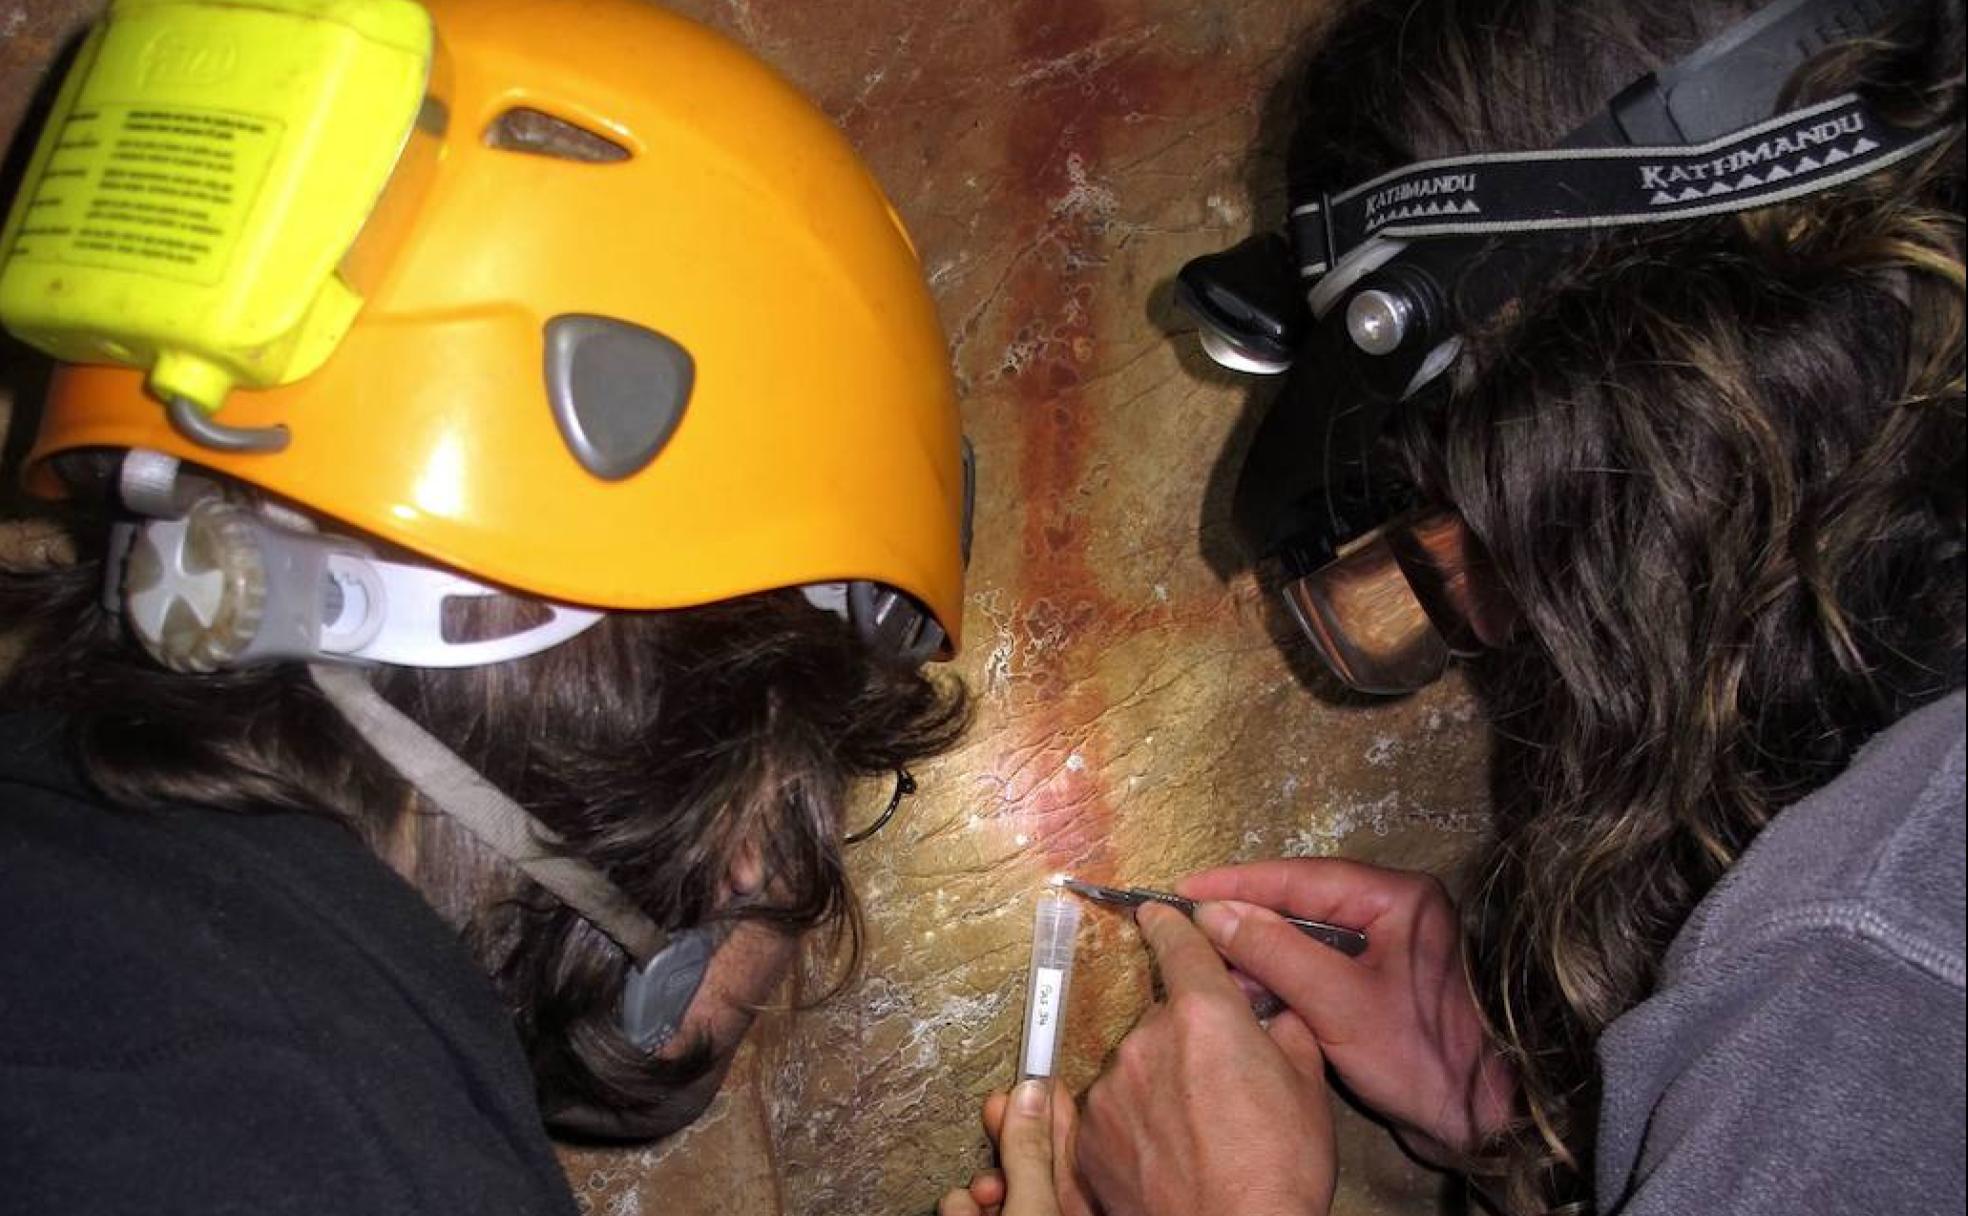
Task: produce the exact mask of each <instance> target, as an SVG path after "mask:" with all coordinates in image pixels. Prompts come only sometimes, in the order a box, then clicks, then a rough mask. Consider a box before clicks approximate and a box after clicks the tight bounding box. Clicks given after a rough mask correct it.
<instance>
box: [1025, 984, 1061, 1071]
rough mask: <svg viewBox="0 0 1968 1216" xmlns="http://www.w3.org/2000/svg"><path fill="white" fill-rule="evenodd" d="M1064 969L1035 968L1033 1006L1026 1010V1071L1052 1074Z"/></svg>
mask: <svg viewBox="0 0 1968 1216" xmlns="http://www.w3.org/2000/svg"><path fill="white" fill-rule="evenodd" d="M1065 986H1066V973H1065V972H1064V971H1061V970H1060V969H1059V968H1057V967H1040V968H1038V978H1037V979H1036V980H1035V981H1034V982H1033V984H1032V1007H1031V1009H1029V1010H1027V1011H1026V1013H1025V1075H1026V1076H1028V1077H1049V1076H1051V1075H1052V1046H1053V1038H1054V1036H1055V1035H1057V1034H1058V1033H1059V991H1060V989H1062V988H1064V987H1065Z"/></svg>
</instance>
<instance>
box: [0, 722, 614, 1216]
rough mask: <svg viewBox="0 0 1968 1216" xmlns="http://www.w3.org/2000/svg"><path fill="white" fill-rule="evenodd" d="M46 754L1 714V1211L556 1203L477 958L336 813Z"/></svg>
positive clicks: (560, 1185) (507, 1038)
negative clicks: (91, 776)
mask: <svg viewBox="0 0 1968 1216" xmlns="http://www.w3.org/2000/svg"><path fill="white" fill-rule="evenodd" d="M63 754H64V747H63V744H62V739H61V733H60V724H59V723H58V722H57V721H55V720H53V719H49V718H42V717H0V1212H4V1213H15V1212H34V1213H61V1214H62V1216H78V1214H85V1213H86V1214H91V1216H93V1214H96V1213H125V1212H128V1213H137V1212H142V1213H146V1214H150V1213H186V1214H190V1213H197V1214H198V1216H215V1214H223V1213H240V1214H242V1216H243V1214H245V1213H252V1214H253V1216H315V1214H320V1216H356V1214H362V1216H367V1214H370V1213H438V1212H442V1213H474V1214H476V1213H498V1214H500V1216H506V1214H511V1216H521V1214H526V1216H535V1214H537V1216H569V1214H571V1213H573V1212H574V1210H575V1209H574V1203H573V1198H572V1195H571V1194H570V1192H569V1190H568V1187H567V1183H566V1180H565V1178H564V1177H563V1175H562V1174H561V1172H560V1168H559V1166H558V1164H557V1163H556V1161H555V1159H554V1156H553V1153H552V1150H551V1148H550V1147H549V1146H548V1143H547V1139H546V1134H545V1132H544V1131H543V1129H542V1127H541V1122H540V1113H539V1109H538V1106H537V1104H536V1103H535V1101H534V1097H533V1084H532V1079H531V1077H530V1076H529V1075H528V1072H527V1068H526V1063H525V1061H524V1059H523V1058H522V1057H521V1054H520V1048H519V1043H518V1040H517V1038H516V1037H515V1036H514V1034H513V1030H512V1026H511V1023H510V1021H509V1019H508V1018H507V1016H506V1014H505V1013H504V1011H503V1010H502V1009H501V1007H500V1004H499V1001H498V999H497V996H496V995H495V993H494V991H493V989H492V987H491V984H490V982H489V981H488V980H487V979H486V978H485V977H484V976H483V975H482V974H481V973H480V972H479V971H478V970H477V968H476V967H475V966H474V965H473V963H472V961H471V959H470V957H469V956H468V955H467V954H466V952H465V950H464V949H463V947H462V946H461V945H460V944H459V943H458V941H457V939H456V937H455V935H454V934H453V933H452V931H451V930H450V929H449V928H448V927H446V926H445V924H444V923H443V922H442V921H441V920H440V919H439V918H438V917H437V915H436V913H434V912H433V911H432V910H431V909H430V907H429V906H428V905H427V904H425V903H424V901H423V900H422V899H421V898H420V897H419V896H418V895H417V893H416V892H415V891H414V890H412V889H411V888H410V886H409V885H408V884H406V883H405V882H403V881H402V880H401V879H400V878H398V877H397V876H396V875H395V874H394V873H393V872H392V871H390V870H389V869H388V868H387V867H386V866H385V865H383V863H382V862H381V861H379V860H378V859H377V858H376V857H375V856H374V855H373V854H371V853H370V852H369V851H368V850H367V849H366V848H365V847H364V846H363V845H362V844H361V842H359V841H358V840H357V839H356V838H355V837H354V835H353V834H352V833H350V832H349V831H348V830H347V829H346V828H344V827H342V826H340V825H339V824H336V823H333V822H330V821H328V820H325V819H321V818H318V817H314V816H307V815H300V814H291V813H267V814H258V815H241V814H231V813H225V812H220V811H213V810H209V809H198V808H194V807H182V808H174V809H169V810H162V811H155V812H129V811H121V810H116V809H113V808H110V807H108V806H106V805H104V804H103V802H102V800H101V799H100V798H99V797H97V796H95V795H93V794H92V793H91V792H90V791H89V790H88V788H87V787H86V786H85V785H84V784H83V783H82V782H81V780H80V779H79V778H78V777H77V775H76V774H75V773H74V771H73V770H72V769H71V767H70V766H69V765H68V764H67V763H66V761H65V760H63V759H62V757H63Z"/></svg>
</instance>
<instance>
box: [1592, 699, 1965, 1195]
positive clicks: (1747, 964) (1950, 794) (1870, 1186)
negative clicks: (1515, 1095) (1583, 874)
mask: <svg viewBox="0 0 1968 1216" xmlns="http://www.w3.org/2000/svg"><path fill="white" fill-rule="evenodd" d="M1963 729H1964V719H1963V699H1962V694H1961V693H1960V692H1958V691H1957V692H1956V693H1955V694H1953V695H1952V696H1949V697H1947V698H1946V699H1944V700H1942V701H1940V702H1937V703H1935V704H1933V705H1929V706H1927V707H1926V708H1924V709H1922V710H1920V711H1919V712H1917V713H1914V714H1911V715H1909V716H1908V717H1907V718H1905V719H1903V720H1902V721H1901V722H1899V723H1898V724H1896V725H1895V726H1894V727H1893V728H1892V729H1890V730H1888V731H1885V732H1884V733H1882V734H1881V735H1880V736H1879V737H1878V738H1877V739H1875V740H1873V741H1872V742H1871V743H1870V744H1868V745H1867V746H1866V747H1865V749H1864V750H1863V751H1862V752H1860V754H1859V756H1858V758H1857V759H1855V760H1854V761H1853V763H1852V766H1851V767H1850V768H1849V769H1848V770H1847V771H1846V772H1845V773H1844V774H1842V775H1841V776H1839V777H1838V778H1837V779H1836V780H1834V781H1833V782H1831V784H1829V785H1827V786H1825V787H1824V788H1823V789H1821V790H1819V791H1818V792H1817V793H1815V794H1813V795H1811V796H1810V797H1808V798H1805V799H1804V800H1802V801H1801V802H1798V803H1797V804H1796V805H1794V806H1792V807H1790V808H1788V809H1786V810H1785V811H1783V812H1782V813H1781V814H1779V815H1778V816H1777V817H1776V819H1775V820H1774V821H1773V822H1772V823H1771V825H1770V826H1769V827H1768V828H1766V829H1765V830H1764V832H1763V834H1762V835H1761V836H1759V837H1758V838H1757V840H1756V841H1755V843H1754V844H1753V845H1752V846H1751V847H1750V848H1749V850H1748V851H1747V852H1746V853H1745V854H1744V855H1743V858H1742V860H1741V861H1740V862H1739V863H1738V864H1737V865H1736V867H1735V869H1734V870H1732V871H1730V873H1729V875H1728V876H1727V877H1726V878H1725V879H1724V880H1723V881H1722V882H1721V883H1719V884H1717V886H1716V888H1715V889H1714V890H1713V891H1711V892H1710V893H1709V895H1708V897H1707V898H1706V899H1704V900H1703V901H1702V902H1701V904H1700V906H1699V907H1698V908H1696V910H1695V914H1694V915H1693V916H1692V917H1691V918H1690V919H1689V921H1688V923H1687V924H1686V925H1685V926H1683V928H1682V930H1681V932H1680V934H1679V935H1678V936H1677V937H1676V938H1675V941H1674V944H1673V946H1672V947H1671V948H1670V949H1669V951H1668V955H1667V959H1666V964H1665V969H1664V978H1663V981H1662V983H1661V986H1660V988H1659V990H1658V991H1657V992H1655V994H1654V995H1653V996H1652V997H1650V998H1648V999H1647V1000H1646V1001H1643V1002H1642V1003H1641V1004H1639V1005H1638V1006H1636V1007H1634V1008H1633V1009H1632V1010H1630V1011H1629V1012H1628V1013H1626V1014H1625V1015H1624V1016H1622V1017H1621V1018H1619V1019H1618V1020H1617V1021H1615V1022H1614V1023H1613V1024H1612V1025H1611V1026H1610V1027H1608V1028H1607V1030H1606V1033H1605V1034H1604V1035H1603V1036H1602V1038H1601V1040H1600V1044H1599V1058H1600V1063H1601V1065H1602V1067H1603V1068H1604V1072H1605V1094H1606V1097H1605V1101H1604V1105H1603V1107H1602V1110H1601V1117H1600V1127H1599V1147H1598V1161H1597V1178H1596V1189H1597V1193H1598V1199H1599V1211H1600V1212H1601V1213H1602V1216H1615V1214H1618V1216H1668V1214H1672V1216H1700V1214H1705V1213H1730V1214H1732V1216H1733V1214H1737V1213H1771V1214H1775V1213H1784V1214H1785V1216H1796V1214H1798V1213H1820V1212H1821V1213H1841V1214H1842V1213H1855V1214H1871V1213H1879V1214H1881V1216H1916V1214H1919V1216H1924V1214H1926V1213H1959V1212H1961V1211H1962V1210H1963V1204H1964V1198H1963V1196H1964V1193H1965V1192H1968V1182H1964V1171H1963V1159H1964V1151H1963V1147H1962V1146H1963V1136H1964V1119H1963V1110H1964V1087H1963V1074H1964V1068H1965V1067H1968V1057H1964V1047H1963V1043H1964V1032H1963V1025H1964V1001H1963V989H1962V974H1963V964H1962V953H1963V936H1964V934H1963V920H1964V913H1963V900H1964V894H1963V893H1964V890H1968V866H1964V861H1963V856H1964V837H1963V826H1962V825H1963V818H1964V816H1963V797H1962V783H1963V772H1962V767H1963V744H1962V736H1963Z"/></svg>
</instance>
